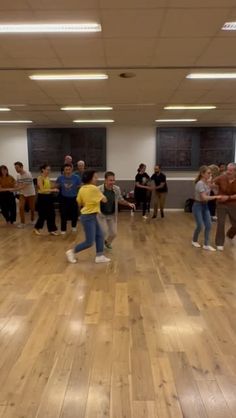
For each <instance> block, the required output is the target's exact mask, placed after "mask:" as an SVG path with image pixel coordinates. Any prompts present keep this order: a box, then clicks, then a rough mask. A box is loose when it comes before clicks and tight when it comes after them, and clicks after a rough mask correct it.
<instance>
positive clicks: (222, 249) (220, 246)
mask: <svg viewBox="0 0 236 418" xmlns="http://www.w3.org/2000/svg"><path fill="white" fill-rule="evenodd" d="M216 249H217V250H218V251H224V247H223V245H217V246H216Z"/></svg>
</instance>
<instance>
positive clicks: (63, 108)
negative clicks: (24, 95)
mask: <svg viewBox="0 0 236 418" xmlns="http://www.w3.org/2000/svg"><path fill="white" fill-rule="evenodd" d="M112 109H113V107H111V106H66V107H61V110H112Z"/></svg>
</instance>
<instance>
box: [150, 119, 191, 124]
mask: <svg viewBox="0 0 236 418" xmlns="http://www.w3.org/2000/svg"><path fill="white" fill-rule="evenodd" d="M196 121H197V119H156V120H155V122H164V123H169V122H171V123H172V122H196Z"/></svg>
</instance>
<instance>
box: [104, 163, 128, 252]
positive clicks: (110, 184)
mask: <svg viewBox="0 0 236 418" xmlns="http://www.w3.org/2000/svg"><path fill="white" fill-rule="evenodd" d="M99 189H100V190H101V192H102V193H103V194H104V195H105V196H106V198H107V202H106V203H102V202H101V213H99V214H98V220H99V223H100V225H101V227H102V230H103V233H104V237H105V247H106V248H108V249H112V245H111V243H112V241H113V240H114V238H115V237H116V235H117V214H118V204H120V205H123V206H128V207H129V208H130V209H132V210H134V209H135V205H134V204H133V203H129V202H128V201H127V200H125V199H124V198H123V197H122V195H121V191H120V188H119V187H118V186H116V185H115V174H114V173H113V172H112V171H107V172H106V173H105V180H104V184H102V185H101V186H99Z"/></svg>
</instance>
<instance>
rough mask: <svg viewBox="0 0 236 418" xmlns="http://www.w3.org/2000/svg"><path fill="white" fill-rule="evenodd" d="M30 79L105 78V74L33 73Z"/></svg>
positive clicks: (106, 76)
mask: <svg viewBox="0 0 236 418" xmlns="http://www.w3.org/2000/svg"><path fill="white" fill-rule="evenodd" d="M29 78H30V79H31V80H105V79H107V78H108V75H107V74H33V75H30V76H29Z"/></svg>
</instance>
